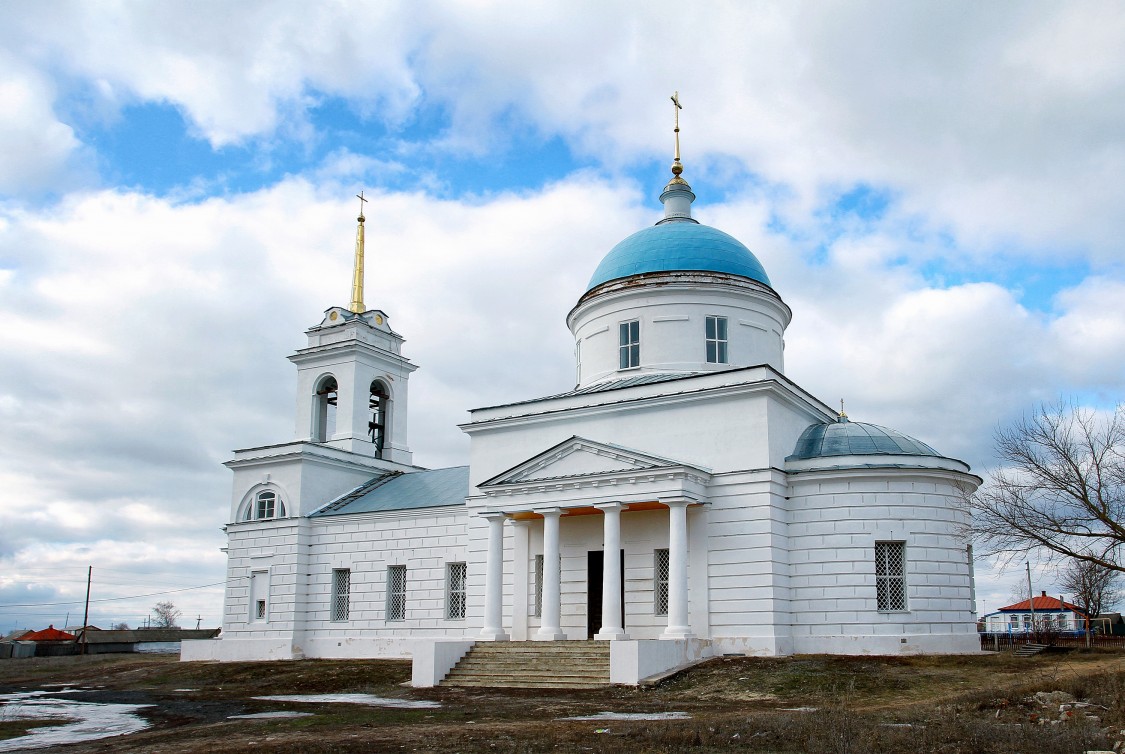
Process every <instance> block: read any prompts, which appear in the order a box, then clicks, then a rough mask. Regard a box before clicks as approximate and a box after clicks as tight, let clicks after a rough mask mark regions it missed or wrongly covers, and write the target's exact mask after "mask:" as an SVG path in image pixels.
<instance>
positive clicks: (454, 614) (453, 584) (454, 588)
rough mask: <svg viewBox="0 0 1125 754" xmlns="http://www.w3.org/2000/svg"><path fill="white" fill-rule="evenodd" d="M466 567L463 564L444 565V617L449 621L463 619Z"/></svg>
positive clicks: (467, 571)
mask: <svg viewBox="0 0 1125 754" xmlns="http://www.w3.org/2000/svg"><path fill="white" fill-rule="evenodd" d="M468 573H469V570H468V566H466V565H465V564H464V563H446V564H445V617H446V618H448V619H449V620H464V618H465V577H466V576H467V575H468Z"/></svg>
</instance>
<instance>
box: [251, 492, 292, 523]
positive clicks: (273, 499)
mask: <svg viewBox="0 0 1125 754" xmlns="http://www.w3.org/2000/svg"><path fill="white" fill-rule="evenodd" d="M284 517H285V503H284V502H283V501H282V500H281V498H280V497H278V495H277V493H276V492H274V491H273V490H262V491H261V492H259V493H258V494H257V495H255V496H254V499H253V500H251V501H250V505H248V506H246V513H245V514H244V515H243V516H242V520H243V521H260V520H263V519H268V518H284Z"/></svg>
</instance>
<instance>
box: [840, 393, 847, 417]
mask: <svg viewBox="0 0 1125 754" xmlns="http://www.w3.org/2000/svg"><path fill="white" fill-rule="evenodd" d="M840 418H841V419H847V418H848V414H847V412H846V411H844V399H843V398H841V399H840Z"/></svg>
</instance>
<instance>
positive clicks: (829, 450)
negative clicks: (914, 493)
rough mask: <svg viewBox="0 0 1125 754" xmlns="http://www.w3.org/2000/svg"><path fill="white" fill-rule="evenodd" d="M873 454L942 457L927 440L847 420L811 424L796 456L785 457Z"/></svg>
mask: <svg viewBox="0 0 1125 754" xmlns="http://www.w3.org/2000/svg"><path fill="white" fill-rule="evenodd" d="M871 455H878V456H934V457H937V458H941V457H942V455H941V453H938V452H937V451H936V450H934V449H933V448H931V447H930V446H929V445H927V444H926V443H924V442H921V441H920V440H915V439H914V438H913V437H908V436H907V435H904V434H902V433H901V432H895V431H894V430H893V429H887V428H886V427H880V426H879V425H877V424H865V423H864V422H852V421H847V420H845V421H838V422H832V423H831V424H813V425H811V426H809V427H808V428H807V429H806V430H805V431H804V432H802V433H801V437H800V439H799V440H797V447H796V448H794V449H793V455H791V456H789V458H787V459H785V460H787V461H799V460H804V459H807V458H827V457H831V456H871Z"/></svg>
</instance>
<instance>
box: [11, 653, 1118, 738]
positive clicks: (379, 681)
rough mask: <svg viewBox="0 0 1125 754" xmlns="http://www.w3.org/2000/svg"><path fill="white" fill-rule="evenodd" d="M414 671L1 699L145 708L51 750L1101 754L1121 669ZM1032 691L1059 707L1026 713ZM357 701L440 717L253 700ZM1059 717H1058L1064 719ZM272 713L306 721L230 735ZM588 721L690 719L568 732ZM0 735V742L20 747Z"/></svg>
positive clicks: (86, 660) (238, 677)
mask: <svg viewBox="0 0 1125 754" xmlns="http://www.w3.org/2000/svg"><path fill="white" fill-rule="evenodd" d="M409 677H410V665H409V663H408V662H402V661H389V660H368V661H322V660H305V661H300V662H272V663H222V664H217V663H180V662H177V661H176V659H175V658H174V657H153V656H140V655H117V656H95V657H60V658H36V659H30V660H12V661H4V662H0V693H10V692H17V691H34V690H40V689H50V690H52V691H57V690H58V688H59V686H57V685H52V684H68V685H70V686H72V687H74V688H81V689H87V691H83V692H80V693H78V692H75V693H71V692H64V693H63V694H59V695H57V696H62V697H67V698H73V699H76V700H81V701H87V702H90V701H93V702H117V703H131V704H152V705H154V706H153V707H149V708H147V709H146V710H144V711H142V712H141V714H142V715H143V716H144V717H146V718H147V719H149V720H150V721H151V722H152V727H150V728H148V729H147V730H144V731H142V732H139V733H134V734H130V735H127V736H119V737H115V738H109V739H103V740H101V741H93V742H88V743H81V744H72V745H67V746H58V747H54V748H52V749H51V751H52V752H63V753H73V754H80V753H81V754H86V753H88V752H109V751H112V752H168V753H169V754H171V753H173V752H175V753H178V754H197V753H202V752H404V751H406V752H413V751H417V752H559V751H566V752H569V751H592V752H680V751H686V752H717V751H730V750H740V751H755V752H777V753H779V754H780V753H783V752H802V753H804V752H848V753H849V754H863V752H889V751H910V752H950V753H951V754H961V753H966V754H969V753H973V754H976V753H979V754H991V752H996V753H997V754H1000V753H1001V752H1003V754H1011V752H1044V753H1050V752H1060V753H1063V752H1065V754H1074V753H1075V752H1083V751H1087V750H1099V749H1101V750H1109V749H1112V748H1113V747H1114V745H1115V744H1116V743H1117V742H1119V741H1125V655H1122V654H1112V653H1104V652H1077V651H1076V652H1068V653H1059V654H1043V655H1040V656H1037V657H1033V658H1027V659H1017V658H1014V657H1012V656H1011V655H1009V654H999V655H994V654H984V655H980V656H972V657H914V658H843V657H825V656H799V657H790V658H720V659H715V660H712V661H710V662H708V663H705V664H703V665H701V666H699V667H697V668H695V669H693V670H691V671H689V672H686V673H683V674H681V675H679V676H677V677H675V678H673V679H670V680H668V681H666V682H664V683H663V684H661V685H660V686H658V687H656V688H651V689H632V688H607V689H604V690H598V691H561V690H559V691H552V690H499V689H496V690H478V689H456V688H441V689H429V690H415V689H410V688H407V687H405V686H404V685H403V684H404V683H405V682H406V681H407V680H408V679H409ZM1036 691H1046V692H1057V691H1061V692H1064V694H1070V695H1072V696H1073V697H1075V699H1076V700H1078V702H1079V704H1078V705H1077V706H1071V705H1070V704H1069V703H1068V700H1067V699H1066V698H1065V696H1060V697H1057V698H1051V699H1050V700H1049V701H1046V702H1044V701H1043V698H1042V697H1041V699H1040V700H1039V701H1036V700H1035V699H1034V698H1033V694H1034V693H1035V692H1036ZM312 693H368V694H374V695H377V696H380V697H395V698H403V699H414V700H432V701H437V702H440V703H441V707H440V708H438V709H386V708H379V707H365V706H357V705H351V704H307V703H296V702H279V701H261V700H255V699H252V697H254V696H262V695H268V694H312ZM1060 703H1061V704H1062V707H1063V708H1062V709H1060ZM276 710H300V711H303V712H313V713H315V714H314V715H312V716H309V717H301V718H294V719H272V720H232V719H230V716H231V715H240V714H248V713H256V712H267V711H276ZM599 712H621V713H625V712H629V713H637V712H685V713H687V714H688V715H690V718H689V719H680V720H660V721H622V720H610V721H603V720H598V721H564V720H560V719H559V718H562V717H573V716H578V715H590V714H596V713H599ZM22 733H23V726H21V724H20V723H18V722H6V723H0V740H2V739H6V738H12V737H14V736H18V735H22Z"/></svg>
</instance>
